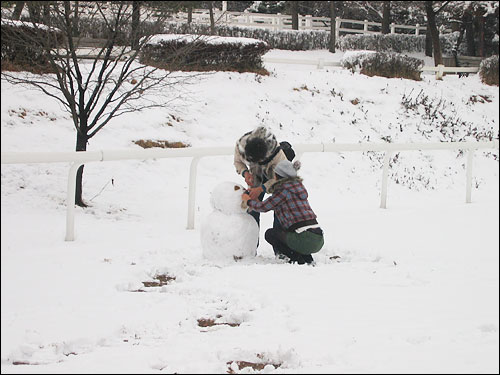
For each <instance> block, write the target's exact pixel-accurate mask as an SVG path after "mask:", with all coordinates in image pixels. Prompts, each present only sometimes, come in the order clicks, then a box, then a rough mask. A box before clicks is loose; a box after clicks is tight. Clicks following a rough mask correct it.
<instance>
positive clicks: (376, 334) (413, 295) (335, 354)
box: [1, 50, 499, 373]
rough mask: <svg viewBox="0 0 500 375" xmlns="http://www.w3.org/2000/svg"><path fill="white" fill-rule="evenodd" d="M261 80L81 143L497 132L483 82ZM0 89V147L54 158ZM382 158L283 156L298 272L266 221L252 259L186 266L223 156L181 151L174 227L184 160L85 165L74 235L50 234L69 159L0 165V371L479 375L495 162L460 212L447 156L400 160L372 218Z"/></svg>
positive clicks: (58, 145)
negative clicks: (310, 262) (314, 239)
mask: <svg viewBox="0 0 500 375" xmlns="http://www.w3.org/2000/svg"><path fill="white" fill-rule="evenodd" d="M268 56H276V57H284V56H288V57H295V58H301V57H306V58H307V57H318V56H320V57H323V58H325V59H340V58H341V56H342V53H337V54H330V53H329V52H326V51H308V52H289V51H277V50H273V51H270V52H269V54H268ZM429 63H430V62H429ZM267 68H268V70H269V71H270V73H271V74H270V75H269V76H257V75H255V74H239V73H211V74H208V75H206V76H204V77H202V78H200V79H197V80H196V81H195V83H193V84H191V85H189V86H186V87H184V88H183V90H184V92H185V97H184V99H183V100H182V101H178V102H175V103H174V104H173V105H172V106H171V107H170V108H165V109H161V110H160V109H156V110H148V111H144V112H142V113H131V114H127V115H124V116H122V117H119V118H117V119H116V120H114V121H113V122H111V123H109V124H108V125H107V126H106V127H105V128H104V129H103V130H102V131H101V132H99V133H98V134H97V136H95V137H94V138H92V139H91V141H90V144H89V147H88V150H89V151H96V150H101V149H134V148H139V146H138V145H137V144H135V143H134V142H135V141H138V140H148V139H151V140H166V141H170V142H183V143H186V144H189V145H191V146H192V147H201V146H233V145H234V143H235V141H236V140H237V138H238V137H239V136H241V135H242V134H243V133H245V132H247V131H249V130H252V129H253V128H254V127H256V126H258V125H266V126H268V127H269V128H271V129H272V130H273V131H274V132H275V134H276V135H277V137H278V138H279V139H280V140H287V141H289V142H291V143H292V144H307V143H321V142H324V143H329V142H337V143H358V142H383V141H389V142H401V143H404V142H440V141H446V142H448V141H465V140H470V141H475V140H489V139H491V138H494V139H498V132H499V110H498V105H499V89H498V87H491V86H486V85H484V84H482V83H481V82H480V80H479V77H478V76H477V75H470V76H468V77H463V78H458V77H457V76H455V75H446V76H445V77H444V79H443V80H442V81H436V80H435V79H434V76H433V75H424V76H423V78H424V79H423V80H422V81H421V82H416V81H409V80H403V79H385V78H380V77H371V78H369V77H366V76H363V75H359V74H352V73H350V72H348V71H346V70H342V69H340V68H328V69H321V70H319V69H316V68H315V67H313V66H304V65H285V64H268V65H267ZM186 74H192V73H186ZM1 90H2V96H1V115H2V119H1V136H2V137H1V148H2V152H8V151H73V150H74V145H75V142H76V136H75V130H74V128H73V126H72V123H71V120H70V118H69V115H68V114H67V113H65V112H64V111H63V110H62V108H60V106H59V104H58V103H57V102H56V101H54V100H51V99H48V98H47V97H46V96H44V95H43V94H41V93H39V92H37V91H32V90H29V89H27V88H22V87H18V86H12V85H10V84H9V83H7V82H5V81H4V80H2V84H1ZM382 159H383V155H382V154H381V153H376V152H367V153H358V152H351V153H305V154H304V155H303V156H302V158H301V160H302V169H301V171H300V172H301V175H302V177H304V183H305V185H306V187H307V189H308V191H309V194H310V202H311V205H312V207H313V209H314V210H315V211H316V213H317V215H318V219H319V222H320V224H321V226H322V227H323V229H324V231H325V246H324V248H323V249H322V250H321V251H320V252H319V253H318V254H317V255H316V256H315V259H316V263H317V264H316V266H314V267H311V266H299V265H291V264H286V263H282V262H281V261H278V260H276V259H274V256H273V252H272V248H271V247H270V246H269V245H268V244H267V243H266V241H265V240H264V238H263V234H264V232H265V229H266V228H267V227H269V226H271V225H272V214H264V215H263V216H262V219H261V231H260V235H261V238H260V246H259V248H258V251H257V257H256V258H255V259H251V260H243V261H240V262H234V261H232V260H229V261H228V262H227V264H217V263H212V262H210V261H207V260H206V259H204V258H203V257H202V247H201V244H200V228H199V227H200V223H201V222H202V220H203V218H205V217H206V216H207V215H208V214H209V213H210V211H211V207H210V193H211V191H212V189H213V188H214V187H215V186H216V185H217V184H219V183H220V182H222V181H234V182H236V183H240V184H242V183H243V179H242V178H241V177H240V176H238V175H236V173H235V171H234V167H233V165H232V157H231V156H216V157H206V158H203V159H201V161H200V163H199V167H198V170H199V174H198V179H197V192H198V193H197V197H196V217H195V229H194V230H186V222H187V196H188V194H187V191H188V190H187V189H188V179H189V166H190V162H191V160H190V159H189V158H179V159H158V160H137V161H117V162H107V163H88V164H87V165H86V166H85V172H84V186H83V189H84V199H85V200H86V201H87V202H89V203H90V207H89V208H86V209H81V208H78V209H77V212H76V240H75V241H74V242H65V241H64V231H65V215H66V204H65V199H66V191H67V190H66V189H67V174H68V170H69V165H68V164H67V163H58V164H39V165H22V164H18V165H6V164H2V169H1V173H2V174H1V176H2V177H1V207H2V209H1V245H2V246H1V288H2V290H1V292H2V293H1V301H2V312H1V324H2V325H1V340H2V341H1V343H2V345H1V368H2V373H68V372H69V373H77V372H86V373H125V372H126V373H134V372H135V373H162V372H163V373H174V372H177V373H226V372H232V373H238V372H243V373H252V372H263V373H380V372H386V373H396V372H400V373H419V372H420V373H444V372H463V373H467V372H470V373H491V372H498V371H499V368H498V363H499V356H498V352H499V333H498V326H499V307H498V306H499V297H498V296H499V259H498V253H499V252H498V248H499V230H498V228H499V209H498V208H499V201H498V195H499V194H498V193H499V183H498V182H499V174H498V172H499V168H498V150H493V149H492V150H485V151H477V152H476V153H475V159H474V166H473V187H474V189H473V192H472V203H471V204H465V203H464V202H465V162H466V155H464V154H462V153H461V152H459V151H425V152H415V151H411V152H401V153H398V154H397V155H395V157H394V159H393V160H392V162H391V172H390V181H389V194H388V209H386V210H383V209H380V208H379V200H380V184H381V181H380V180H381V174H382V173H381V166H382ZM228 230H230V228H228Z"/></svg>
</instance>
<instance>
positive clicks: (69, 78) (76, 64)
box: [2, 1, 193, 207]
mask: <svg viewBox="0 0 500 375" xmlns="http://www.w3.org/2000/svg"><path fill="white" fill-rule="evenodd" d="M28 3H29V2H28ZM103 4H104V2H102V3H101V2H94V4H93V5H94V11H93V13H92V14H89V15H88V17H89V18H91V19H94V20H96V21H99V22H101V24H102V25H104V27H105V28H106V39H105V45H104V46H103V47H101V48H97V52H96V55H95V57H92V58H90V59H88V60H87V61H86V62H83V61H82V60H81V59H80V58H79V57H78V55H77V48H78V42H79V38H73V21H74V19H73V17H72V14H74V13H73V10H72V9H71V4H70V2H69V1H65V2H62V4H61V3H57V4H51V7H50V13H51V14H50V16H51V17H50V20H51V25H50V27H52V29H51V30H57V33H58V34H62V36H63V39H64V45H63V46H61V48H59V49H54V44H53V41H54V38H53V37H52V36H51V33H47V32H46V30H47V26H46V25H40V24H37V23H29V25H28V26H29V28H32V29H33V30H34V32H33V33H30V34H29V35H31V36H24V37H23V38H19V40H10V41H8V38H9V34H8V33H7V32H8V29H7V28H4V25H2V44H3V43H4V37H6V40H5V42H7V41H8V42H9V43H25V44H27V45H28V48H30V49H34V48H36V49H38V50H41V51H43V54H44V57H45V59H46V61H47V63H48V65H49V66H50V68H51V70H52V72H53V73H52V74H44V75H36V74H31V73H29V72H24V73H22V72H18V73H12V72H9V71H6V70H2V78H4V79H6V80H7V81H9V82H11V83H14V84H25V85H31V86H33V87H35V88H37V89H39V90H41V91H42V92H43V93H45V94H46V95H48V96H49V97H51V98H53V99H55V100H57V101H58V102H60V103H61V104H62V106H63V107H64V108H65V109H66V110H67V111H68V112H69V113H70V114H71V118H72V122H73V126H74V128H75V130H76V148H75V149H76V151H86V150H87V145H88V142H89V140H90V139H91V138H92V137H94V136H95V135H96V134H97V133H98V132H99V131H100V130H101V129H102V128H103V127H104V126H106V125H107V124H109V123H110V122H111V120H113V119H115V118H116V117H118V116H120V115H122V114H125V113H128V112H135V111H141V110H144V109H147V108H153V107H166V106H167V105H168V103H169V101H170V100H173V99H174V98H175V97H176V96H177V97H178V95H180V94H179V84H182V83H184V82H185V81H184V80H185V79H186V78H185V77H186V76H185V75H181V74H177V73H176V72H175V70H173V69H172V70H171V71H165V70H162V69H158V68H155V67H152V66H148V65H144V64H142V63H139V62H138V61H137V58H138V56H139V52H140V51H141V50H142V49H143V47H144V45H145V44H146V43H147V42H148V41H149V39H150V37H151V35H153V34H155V33H157V31H158V30H160V27H161V25H162V23H163V22H164V17H165V16H166V14H164V15H163V16H158V17H157V18H156V19H155V20H154V21H153V19H154V17H153V15H152V14H151V15H150V16H147V15H146V17H145V19H148V20H149V22H150V23H149V24H148V28H144V33H145V36H144V37H143V38H141V39H140V40H139V41H138V45H137V49H135V50H131V49H130V46H128V44H130V42H129V40H128V39H130V37H129V35H128V33H123V30H127V29H128V30H130V18H131V16H132V9H131V7H132V5H131V4H130V3H129V2H125V1H120V2H107V4H106V6H107V8H106V9H104V8H103ZM28 5H32V6H33V4H28ZM156 14H157V13H156ZM56 28H57V29H56ZM146 30H147V31H146ZM44 31H45V32H44ZM12 34H13V35H11V36H10V37H11V38H16V37H18V33H14V32H13V33H12ZM40 35H47V36H46V37H41V36H40ZM26 38H28V39H26ZM190 48H193V47H190ZM182 53H188V52H187V51H180V52H178V53H172V55H171V56H167V57H166V58H168V59H169V62H170V63H172V64H174V63H175V62H176V61H178V59H179V58H180V57H181V56H182ZM2 65H3V63H2ZM191 77H192V76H191ZM82 176H83V166H82V167H80V169H79V170H78V173H77V181H76V186H77V189H76V196H75V202H76V204H78V205H79V206H82V207H84V206H86V204H85V203H84V201H83V199H82Z"/></svg>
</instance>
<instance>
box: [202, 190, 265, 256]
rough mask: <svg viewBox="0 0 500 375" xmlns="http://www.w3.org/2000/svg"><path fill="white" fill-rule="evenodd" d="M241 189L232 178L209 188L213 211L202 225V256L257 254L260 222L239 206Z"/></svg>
mask: <svg viewBox="0 0 500 375" xmlns="http://www.w3.org/2000/svg"><path fill="white" fill-rule="evenodd" d="M243 191H244V188H243V186H241V185H239V184H235V183H233V182H223V183H221V184H219V185H217V186H216V187H215V188H214V190H213V191H212V193H211V197H210V203H211V205H212V208H213V212H212V213H210V214H209V215H208V216H207V217H206V218H205V220H204V221H203V223H202V226H201V245H202V249H203V257H204V258H206V259H209V260H214V261H227V260H238V259H241V258H246V257H254V256H255V255H256V254H257V244H258V239H259V226H258V225H257V222H256V221H255V219H254V218H253V217H252V216H250V215H249V214H248V213H247V212H246V209H244V208H242V206H241V195H242V194H243Z"/></svg>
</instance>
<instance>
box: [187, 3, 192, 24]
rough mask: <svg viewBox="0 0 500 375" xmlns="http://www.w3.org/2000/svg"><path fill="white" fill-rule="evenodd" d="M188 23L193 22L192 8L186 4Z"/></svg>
mask: <svg viewBox="0 0 500 375" xmlns="http://www.w3.org/2000/svg"><path fill="white" fill-rule="evenodd" d="M187 11H188V23H191V22H193V6H192V5H191V3H190V4H188V9H187Z"/></svg>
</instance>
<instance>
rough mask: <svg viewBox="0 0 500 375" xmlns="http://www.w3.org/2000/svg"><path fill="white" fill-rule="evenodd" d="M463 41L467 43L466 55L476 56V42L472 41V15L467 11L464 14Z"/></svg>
mask: <svg viewBox="0 0 500 375" xmlns="http://www.w3.org/2000/svg"><path fill="white" fill-rule="evenodd" d="M464 23H465V41H466V42H467V55H468V56H476V42H475V40H474V26H473V24H472V14H471V13H470V11H469V10H466V11H465V13H464Z"/></svg>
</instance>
